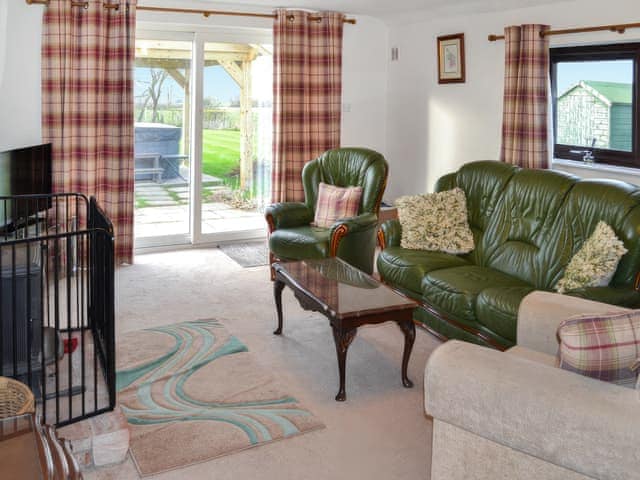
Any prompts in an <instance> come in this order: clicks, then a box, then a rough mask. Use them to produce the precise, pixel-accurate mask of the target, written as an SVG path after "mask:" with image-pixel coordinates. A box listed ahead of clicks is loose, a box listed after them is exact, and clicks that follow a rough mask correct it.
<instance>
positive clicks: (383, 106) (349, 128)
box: [342, 16, 388, 154]
mask: <svg viewBox="0 0 640 480" xmlns="http://www.w3.org/2000/svg"><path fill="white" fill-rule="evenodd" d="M354 18H356V19H357V22H358V23H356V25H350V24H345V26H344V36H343V56H342V105H343V108H342V145H344V146H359V147H367V148H372V149H373V150H377V151H379V152H381V153H383V154H386V133H387V132H386V120H387V65H388V61H387V59H388V29H387V26H386V25H385V24H384V23H382V22H381V21H380V20H377V19H374V18H371V17H363V16H359V17H354Z"/></svg>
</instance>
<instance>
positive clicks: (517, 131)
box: [500, 25, 549, 168]
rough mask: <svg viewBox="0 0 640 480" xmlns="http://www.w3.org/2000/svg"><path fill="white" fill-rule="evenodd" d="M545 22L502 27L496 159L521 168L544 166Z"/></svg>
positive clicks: (545, 143)
mask: <svg viewBox="0 0 640 480" xmlns="http://www.w3.org/2000/svg"><path fill="white" fill-rule="evenodd" d="M548 28H549V26H548V25H522V26H512V27H506V28H505V30H504V34H505V39H504V41H505V67H504V107H503V117H502V148H501V151H500V159H501V160H502V161H503V162H507V163H512V164H514V165H519V166H521V167H525V168H547V166H548V160H549V159H548V148H547V99H548V82H549V42H548V40H547V38H546V37H542V36H540V32H541V31H543V30H547V29H548Z"/></svg>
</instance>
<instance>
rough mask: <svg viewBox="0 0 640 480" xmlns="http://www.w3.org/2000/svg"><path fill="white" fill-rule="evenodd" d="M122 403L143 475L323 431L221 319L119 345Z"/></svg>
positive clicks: (148, 333) (134, 335)
mask: <svg viewBox="0 0 640 480" xmlns="http://www.w3.org/2000/svg"><path fill="white" fill-rule="evenodd" d="M117 359H118V366H117V381H116V385H117V388H118V391H119V393H118V403H119V404H120V407H121V409H122V412H123V413H124V415H125V416H126V417H127V421H128V422H129V425H130V430H131V443H130V450H131V454H132V457H133V459H134V462H135V464H136V467H137V468H138V471H139V473H140V474H141V475H142V476H147V475H154V474H157V473H161V472H165V471H168V470H173V469H177V468H181V467H185V466H188V465H192V464H194V463H199V462H204V461H207V460H211V459H212V458H215V457H220V456H223V455H229V454H231V453H235V452H239V451H241V450H245V449H247V448H252V447H255V446H258V445H263V444H265V443H269V442H274V441H276V440H282V439H286V438H290V437H293V436H296V435H300V434H302V433H306V432H309V431H312V430H317V429H319V428H323V427H324V425H323V424H322V422H320V421H319V420H318V419H317V418H316V417H315V416H314V415H313V414H312V413H311V412H309V411H308V410H306V409H305V408H304V407H303V406H302V405H300V403H299V402H298V401H297V400H296V399H295V398H293V397H292V396H290V395H288V394H287V393H286V391H285V390H283V389H282V388H281V386H280V385H278V383H277V382H276V381H275V379H274V377H273V376H272V375H271V374H270V373H269V372H268V371H265V369H263V368H261V366H260V365H259V364H258V363H257V362H256V361H255V360H254V358H253V357H252V355H251V354H250V353H249V352H248V349H247V347H246V346H245V345H244V344H243V343H242V342H241V341H240V340H238V339H237V338H236V337H235V336H233V335H231V334H229V332H228V331H227V330H226V328H225V327H224V326H223V325H222V324H221V323H220V322H218V321H216V320H198V321H194V322H184V323H177V324H173V325H167V326H164V327H158V328H150V329H147V330H139V331H136V332H131V333H129V334H127V335H125V336H123V337H121V338H120V339H119V342H118V355H117Z"/></svg>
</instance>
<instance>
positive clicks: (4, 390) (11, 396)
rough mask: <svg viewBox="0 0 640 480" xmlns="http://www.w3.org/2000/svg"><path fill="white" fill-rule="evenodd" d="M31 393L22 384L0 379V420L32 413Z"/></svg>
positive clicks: (10, 379) (33, 404) (33, 403)
mask: <svg viewBox="0 0 640 480" xmlns="http://www.w3.org/2000/svg"><path fill="white" fill-rule="evenodd" d="M34 411H35V401H34V398H33V393H31V390H30V389H29V387H27V386H26V385H25V384H24V383H22V382H19V381H17V380H13V379H12V378H6V377H0V418H7V417H13V416H16V415H24V414H26V413H34Z"/></svg>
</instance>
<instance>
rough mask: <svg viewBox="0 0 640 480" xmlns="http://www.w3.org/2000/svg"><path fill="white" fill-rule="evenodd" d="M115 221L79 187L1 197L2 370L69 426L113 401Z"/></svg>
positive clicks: (46, 414)
mask: <svg viewBox="0 0 640 480" xmlns="http://www.w3.org/2000/svg"><path fill="white" fill-rule="evenodd" d="M113 242H114V237H113V226H112V224H111V222H110V221H109V219H108V218H107V216H106V215H105V214H104V212H103V211H102V210H101V209H100V207H99V206H98V203H97V202H96V200H95V199H94V198H93V197H92V198H91V199H90V200H89V199H87V197H85V196H84V195H80V194H77V193H62V194H51V195H20V196H12V197H0V281H1V284H0V285H1V286H0V375H3V376H8V377H13V378H16V379H18V380H20V381H22V382H24V383H26V384H27V385H29V386H30V387H31V389H32V390H33V392H34V394H35V396H36V398H37V399H38V404H37V409H38V413H39V414H40V415H41V416H42V417H43V420H44V421H45V422H48V423H55V424H56V425H58V426H63V425H66V424H69V423H73V422H75V421H78V420H82V419H84V418H87V417H90V416H93V415H97V414H100V413H103V412H106V411H109V410H113V408H114V406H115V401H116V392H115V331H114V330H115V326H114V245H113Z"/></svg>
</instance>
